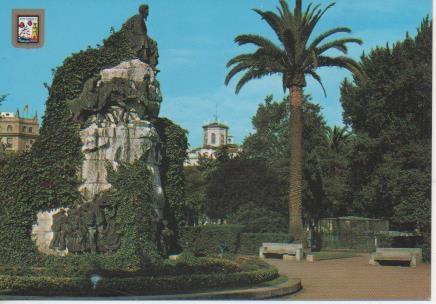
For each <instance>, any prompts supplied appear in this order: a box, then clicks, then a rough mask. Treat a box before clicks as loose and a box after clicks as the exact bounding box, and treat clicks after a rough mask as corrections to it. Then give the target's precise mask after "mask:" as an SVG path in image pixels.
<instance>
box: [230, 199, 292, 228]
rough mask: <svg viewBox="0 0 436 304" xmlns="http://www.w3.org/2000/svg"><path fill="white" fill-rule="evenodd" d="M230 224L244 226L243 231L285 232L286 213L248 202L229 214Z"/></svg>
mask: <svg viewBox="0 0 436 304" xmlns="http://www.w3.org/2000/svg"><path fill="white" fill-rule="evenodd" d="M228 222H229V223H230V224H239V225H243V226H244V231H246V232H252V233H267V232H274V233H278V232H287V218H286V214H283V213H280V212H277V211H272V210H270V209H267V208H264V207H261V206H258V205H255V204H253V203H248V204H244V205H242V206H241V207H240V208H239V209H238V210H237V211H236V212H235V213H233V214H232V215H230V216H229V218H228Z"/></svg>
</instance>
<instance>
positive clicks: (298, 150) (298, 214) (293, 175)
mask: <svg viewBox="0 0 436 304" xmlns="http://www.w3.org/2000/svg"><path fill="white" fill-rule="evenodd" d="M290 92H291V94H290V96H289V102H290V104H291V114H290V115H291V119H290V124H289V126H290V130H289V136H290V141H291V165H290V168H289V174H290V184H289V233H290V234H291V235H292V236H293V237H294V239H295V241H300V242H302V243H303V244H304V231H303V221H302V210H301V208H302V154H303V153H302V152H303V151H302V150H303V146H302V138H303V121H302V102H303V89H302V88H301V87H299V86H295V85H294V86H292V87H291V88H290Z"/></svg>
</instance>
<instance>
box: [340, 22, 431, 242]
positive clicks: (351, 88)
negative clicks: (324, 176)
mask: <svg viewBox="0 0 436 304" xmlns="http://www.w3.org/2000/svg"><path fill="white" fill-rule="evenodd" d="M361 61H362V67H363V69H364V71H365V73H366V75H367V77H368V78H367V81H365V82H362V81H360V80H359V79H354V82H350V81H348V80H345V81H344V82H343V83H342V85H341V102H342V106H343V108H344V113H343V117H344V121H345V123H346V125H347V126H349V127H351V128H352V129H353V132H354V133H355V136H354V139H353V145H352V152H351V154H350V165H351V167H350V178H349V187H350V189H351V190H352V196H351V201H352V209H353V210H354V212H355V213H359V214H361V215H366V216H371V217H382V218H387V219H390V220H391V223H392V225H393V227H396V228H398V229H405V230H415V229H416V230H417V231H420V232H423V233H430V216H431V213H430V208H431V203H430V202H431V107H432V95H431V94H432V71H431V69H432V23H431V20H430V19H429V18H428V17H427V18H425V19H424V20H423V21H422V23H421V26H420V28H419V29H418V33H417V35H416V37H414V38H412V37H410V36H409V35H408V34H407V35H406V38H405V39H404V40H403V41H401V42H397V43H395V44H394V45H392V46H389V45H386V46H385V47H377V48H376V49H374V50H372V51H371V52H370V53H369V54H368V55H363V56H362V58H361Z"/></svg>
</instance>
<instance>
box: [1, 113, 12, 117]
mask: <svg viewBox="0 0 436 304" xmlns="http://www.w3.org/2000/svg"><path fill="white" fill-rule="evenodd" d="M0 117H15V115H14V113H12V112H0Z"/></svg>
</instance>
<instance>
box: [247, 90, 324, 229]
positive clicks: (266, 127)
mask: <svg viewBox="0 0 436 304" xmlns="http://www.w3.org/2000/svg"><path fill="white" fill-rule="evenodd" d="M320 111H321V108H320V107H319V106H318V105H315V104H312V103H310V97H309V96H305V99H304V102H303V109H302V112H303V115H302V116H303V117H302V118H303V126H304V128H303V138H305V141H304V142H303V144H304V150H305V151H308V152H307V153H305V154H304V158H303V191H302V192H303V193H302V194H303V202H304V203H303V218H304V222H305V223H306V225H308V226H314V225H316V223H317V222H318V219H319V218H320V217H321V216H322V215H330V214H329V213H328V211H329V209H328V207H329V205H328V201H327V199H326V191H325V186H324V184H325V182H326V180H327V179H328V178H329V176H327V175H326V173H329V172H330V171H329V170H327V169H328V166H329V161H331V158H330V155H329V154H326V152H328V146H327V142H326V141H325V133H326V132H327V127H326V125H325V121H324V118H323V117H322V115H321V113H320ZM289 112H290V107H289V103H288V102H287V98H286V97H285V98H284V100H283V101H281V102H276V101H273V98H272V96H267V98H266V99H265V103H264V104H261V105H259V108H258V110H257V113H256V115H255V116H254V117H253V119H252V122H253V127H254V129H255V132H254V133H253V134H250V135H249V136H248V137H247V138H246V139H245V140H244V144H243V149H244V152H245V154H246V157H247V158H249V159H262V160H265V161H267V166H268V170H269V171H270V172H271V173H270V174H271V175H273V176H275V179H276V183H275V184H273V185H271V186H272V187H273V189H274V191H275V192H277V194H278V196H279V201H278V204H279V205H280V206H283V208H284V209H282V210H280V212H281V213H282V214H283V213H287V210H286V209H288V208H287V207H286V206H287V202H288V197H289V187H288V186H289V183H288V181H289V170H288V169H287V168H288V167H289V157H287V155H289V154H288V151H289V150H290V147H289V140H288V138H289V134H288V133H289V128H288V126H289V116H290V115H289Z"/></svg>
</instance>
